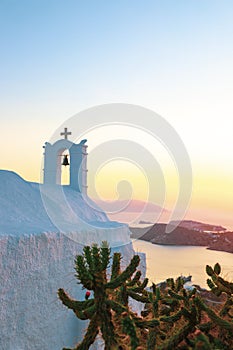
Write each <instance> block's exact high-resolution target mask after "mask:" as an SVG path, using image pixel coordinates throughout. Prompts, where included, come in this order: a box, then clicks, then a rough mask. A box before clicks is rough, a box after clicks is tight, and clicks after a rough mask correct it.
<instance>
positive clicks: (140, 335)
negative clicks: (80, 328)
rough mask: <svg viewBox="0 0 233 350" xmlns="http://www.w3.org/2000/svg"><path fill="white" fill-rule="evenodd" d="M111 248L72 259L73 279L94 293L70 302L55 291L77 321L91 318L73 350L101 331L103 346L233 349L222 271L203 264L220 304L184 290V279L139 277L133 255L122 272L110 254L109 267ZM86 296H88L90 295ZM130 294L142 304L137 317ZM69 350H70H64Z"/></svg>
mask: <svg viewBox="0 0 233 350" xmlns="http://www.w3.org/2000/svg"><path fill="white" fill-rule="evenodd" d="M110 253H111V252H110V249H109V247H108V245H107V244H106V243H103V244H102V246H101V247H97V246H96V245H93V246H92V247H84V249H83V255H78V256H77V257H76V259H75V270H76V277H77V278H78V280H79V283H80V284H82V285H83V287H84V288H86V289H88V290H90V291H92V292H93V293H92V295H93V297H91V296H90V295H89V293H88V296H87V298H86V300H84V301H76V300H73V299H72V298H71V297H69V295H68V294H67V293H66V292H65V291H64V290H63V289H59V290H58V296H59V298H60V299H61V301H62V303H63V304H64V305H65V306H66V307H68V308H69V309H71V310H73V312H74V313H75V315H76V316H77V317H78V318H79V319H81V320H90V322H89V325H88V327H87V331H86V334H85V336H84V338H83V340H82V342H81V343H80V344H78V345H77V346H76V347H75V349H73V350H87V349H89V347H90V345H91V344H93V342H94V341H95V339H96V336H97V335H98V333H99V332H101V334H102V337H103V339H104V342H105V350H120V349H121V350H173V349H180V350H182V349H183V350H187V349H189V350H190V349H196V350H197V349H200V350H202V349H203V350H217V349H226V350H227V349H232V348H233V337H232V335H233V320H232V316H233V310H232V308H233V300H232V291H233V284H232V283H231V282H228V281H226V280H225V279H224V278H223V277H221V276H220V274H221V266H220V265H219V264H215V266H214V267H213V268H212V267H211V266H208V265H207V266H206V272H207V274H208V275H209V277H210V278H209V279H208V280H207V283H208V286H209V287H210V289H211V291H212V292H213V293H214V294H215V295H217V296H221V295H222V294H224V295H225V297H224V296H223V297H221V298H222V299H221V300H223V301H222V302H219V303H221V304H217V305H218V307H216V306H213V305H212V304H209V301H208V300H205V298H203V297H201V295H200V294H198V291H197V290H196V289H195V288H193V289H192V290H190V291H188V290H186V289H185V288H184V280H183V279H182V277H179V278H177V279H176V280H174V279H173V278H169V279H167V281H166V283H165V284H163V287H160V286H156V285H155V284H152V288H151V289H148V288H146V287H147V284H148V280H147V279H144V280H141V272H140V271H136V270H137V267H138V265H139V261H140V259H139V256H137V255H135V256H134V257H133V258H132V259H131V261H130V263H129V265H128V266H127V267H126V268H125V269H124V270H123V271H122V269H121V254H120V253H114V254H113V257H112V266H111V270H110V271H109V269H108V267H109V264H110V259H111V258H110ZM89 296H90V298H89ZM129 298H133V299H134V300H136V301H140V302H143V303H144V304H145V308H144V310H143V311H142V313H141V317H139V316H138V315H137V314H135V313H133V312H132V311H131V309H130V307H129ZM63 350H71V349H65V348H64V349H63Z"/></svg>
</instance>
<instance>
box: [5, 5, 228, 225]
mask: <svg viewBox="0 0 233 350" xmlns="http://www.w3.org/2000/svg"><path fill="white" fill-rule="evenodd" d="M232 17H233V2H232V1H231V0H229V1H226V0H221V1H220V0H218V1H216V0H170V1H169V0H160V1H156V0H154V1H147V0H145V1H138V0H136V1H135V0H134V1H133V0H131V1H127V0H124V1H123V0H120V1H115V2H114V1H107V0H105V1H97V0H96V1H88V0H87V1H78V0H61V1H59V0H50V1H47V0H33V1H31V0H27V1H26V0H20V1H18V0H1V1H0V37H1V55H0V77H1V79H0V102H1V103H0V118H1V138H0V143H1V158H0V168H1V169H9V170H13V171H16V172H17V173H19V174H20V175H21V176H23V177H24V178H25V179H27V180H30V181H39V180H40V168H41V160H42V145H43V144H44V142H45V141H46V140H48V139H49V138H50V136H51V135H52V133H53V132H54V131H55V130H56V129H57V128H58V127H59V125H60V124H62V123H63V122H64V121H65V120H66V119H68V118H69V117H71V116H72V115H74V114H76V113H77V112H79V111H81V110H83V109H85V108H88V107H92V106H94V105H99V104H103V103H111V102H125V103H132V104H138V105H142V106H144V107H147V108H150V109H152V110H154V111H155V112H157V113H158V114H160V115H161V116H163V117H164V118H165V119H166V120H167V121H169V123H171V124H172V125H173V127H174V128H175V129H176V130H177V132H178V133H179V135H180V136H181V138H182V139H183V141H184V143H185V145H186V147H187V150H188V152H189V154H190V158H191V161H192V165H193V171H194V189H193V198H192V202H191V206H190V215H189V216H190V217H193V218H195V219H198V218H200V219H201V220H205V219H206V221H208V222H212V221H213V220H214V221H216V220H217V222H216V223H218V221H219V220H220V219H221V218H224V220H222V222H224V223H228V226H232V227H233V224H232V221H233V219H232V217H233V216H232V210H233V161H232V151H233V136H232V133H233V64H232V62H233V21H232ZM89 144H90V150H91V145H94V142H93V140H89ZM167 164H168V163H167ZM89 167H91V164H89ZM122 169H123V168H122ZM107 170H108V169H107ZM107 170H106V171H107ZM109 171H110V172H111V170H109ZM129 173H130V172H129ZM131 175H132V174H131ZM108 176H109V175H108ZM132 176H133V175H132ZM166 177H167V182H168V188H169V191H168V196H167V203H166V204H167V206H168V207H169V206H171V205H172V202H173V201H174V200H175V193H176V188H175V187H176V185H175V183H176V182H177V181H176V179H175V175H174V169H173V168H172V165H167V172H166ZM106 178H107V177H106V174H105V175H103V180H101V178H98V181H97V184H98V189H99V191H100V192H102V195H103V197H108V196H109V197H113V194H112V193H111V191H112V190H111V189H109V188H106ZM138 178H140V176H139V177H138ZM135 181H136V180H135ZM138 181H139V180H138ZM140 181H141V180H140ZM135 196H138V197H140V198H144V197H143V196H144V195H143V193H137V195H136V194H135Z"/></svg>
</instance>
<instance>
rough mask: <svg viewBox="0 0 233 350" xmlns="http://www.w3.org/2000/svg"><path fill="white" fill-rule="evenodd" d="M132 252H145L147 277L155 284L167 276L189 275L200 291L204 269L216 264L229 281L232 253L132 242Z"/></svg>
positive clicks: (232, 261)
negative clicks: (218, 264) (220, 267)
mask: <svg viewBox="0 0 233 350" xmlns="http://www.w3.org/2000/svg"><path fill="white" fill-rule="evenodd" d="M133 246H134V250H135V251H136V252H144V253H146V263H147V277H148V278H149V280H150V281H153V282H155V283H158V282H161V281H164V280H166V279H167V278H169V277H178V276H180V275H181V274H182V275H184V276H188V275H192V283H194V284H198V285H200V286H202V287H203V288H208V287H207V285H206V279H207V274H206V272H205V266H206V265H207V264H208V265H211V266H213V265H214V264H215V263H216V262H218V263H220V265H221V266H222V276H224V277H226V278H227V279H228V280H231V281H233V254H231V253H225V252H218V251H213V250H208V249H206V248H205V247H190V246H162V245H157V244H152V243H149V242H145V241H141V240H134V241H133Z"/></svg>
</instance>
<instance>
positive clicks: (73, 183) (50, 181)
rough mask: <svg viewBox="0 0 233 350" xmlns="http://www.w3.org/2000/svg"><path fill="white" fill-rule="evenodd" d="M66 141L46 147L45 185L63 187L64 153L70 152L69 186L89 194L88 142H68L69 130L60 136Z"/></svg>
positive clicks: (47, 143) (46, 144)
mask: <svg viewBox="0 0 233 350" xmlns="http://www.w3.org/2000/svg"><path fill="white" fill-rule="evenodd" d="M60 135H61V136H64V139H61V140H58V141H56V142H55V143H54V144H50V143H49V142H46V143H45V146H44V149H45V151H44V184H46V185H61V167H62V157H61V156H62V153H63V152H64V151H65V150H69V154H70V159H69V164H66V165H69V166H70V184H69V186H70V187H71V188H72V189H74V190H76V191H78V192H81V193H83V194H87V145H85V143H86V142H87V140H82V141H81V142H80V143H78V144H75V143H73V142H71V141H69V140H68V135H71V132H68V130H67V128H65V129H64V132H62V133H61V134H60Z"/></svg>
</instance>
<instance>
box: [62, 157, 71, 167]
mask: <svg viewBox="0 0 233 350" xmlns="http://www.w3.org/2000/svg"><path fill="white" fill-rule="evenodd" d="M62 165H64V166H67V165H70V163H69V160H68V156H67V155H65V156H64V158H63V162H62Z"/></svg>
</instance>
